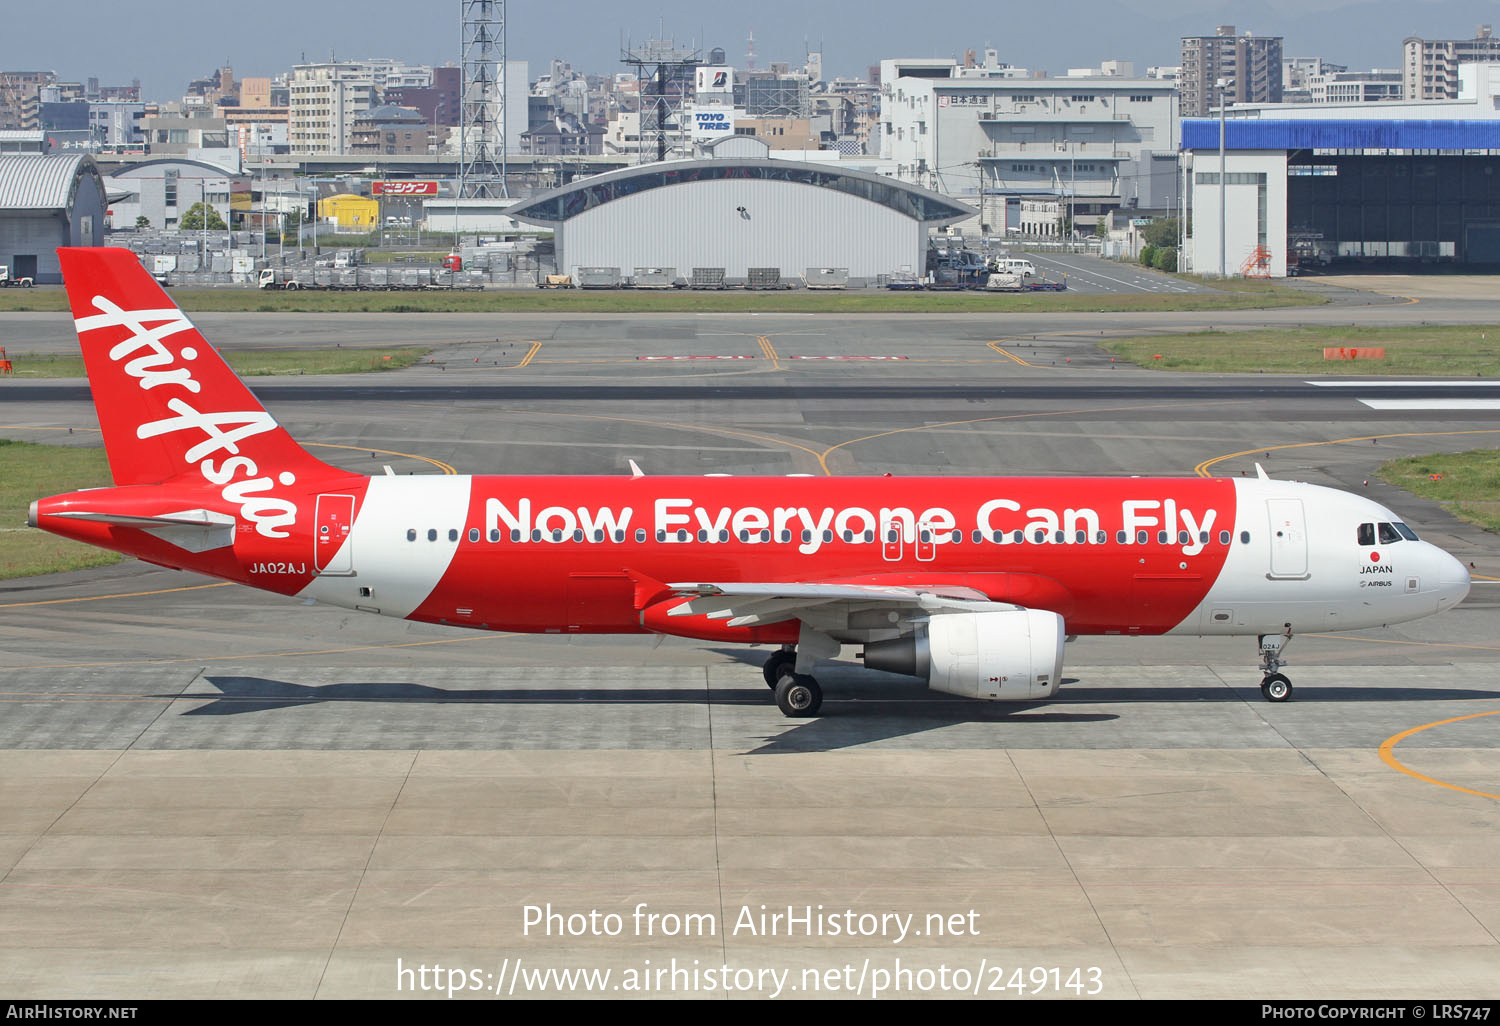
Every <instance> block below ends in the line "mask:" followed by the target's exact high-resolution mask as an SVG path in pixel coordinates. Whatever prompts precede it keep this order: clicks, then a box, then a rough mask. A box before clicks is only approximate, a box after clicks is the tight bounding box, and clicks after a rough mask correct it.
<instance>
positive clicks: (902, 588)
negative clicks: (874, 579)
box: [667, 581, 1016, 627]
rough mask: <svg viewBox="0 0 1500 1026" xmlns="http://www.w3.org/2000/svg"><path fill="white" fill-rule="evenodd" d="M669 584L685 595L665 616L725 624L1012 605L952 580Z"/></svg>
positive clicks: (910, 614)
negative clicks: (858, 611) (848, 612)
mask: <svg viewBox="0 0 1500 1026" xmlns="http://www.w3.org/2000/svg"><path fill="white" fill-rule="evenodd" d="M668 587H669V588H670V589H671V590H672V591H673V592H675V593H677V594H678V595H679V596H681V597H683V598H684V599H685V600H686V601H684V602H683V603H682V604H680V605H677V606H674V607H673V608H672V609H670V610H668V612H667V615H668V616H705V617H707V618H708V619H710V620H727V621H729V623H728V626H730V627H750V626H755V625H757V624H768V623H779V622H781V621H784V620H804V621H807V620H820V619H822V617H821V616H819V613H826V612H831V611H832V610H831V609H830V607H835V606H837V607H842V608H844V609H848V608H851V607H854V606H858V607H863V608H880V607H882V606H884V607H887V608H889V609H891V610H892V611H893V612H894V611H901V612H903V613H904V614H905V615H904V616H903V617H902V619H911V618H912V617H913V616H920V615H923V614H927V613H939V612H945V611H953V610H960V609H963V610H973V609H975V608H976V607H983V608H987V609H989V608H1004V609H1014V608H1016V607H1015V606H1013V605H1012V604H1010V603H995V602H991V601H990V598H989V596H988V595H986V594H984V593H983V592H982V591H979V590H977V589H975V588H966V587H963V586H961V585H954V584H934V585H932V586H931V587H925V586H923V585H921V584H906V585H883V584H841V583H838V582H829V583H818V582H813V583H807V582H799V583H795V584H788V583H780V582H775V583H757V582H749V581H737V582H733V583H722V584H718V583H680V584H671V585H668Z"/></svg>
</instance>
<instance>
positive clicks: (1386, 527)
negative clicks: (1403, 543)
mask: <svg viewBox="0 0 1500 1026" xmlns="http://www.w3.org/2000/svg"><path fill="white" fill-rule="evenodd" d="M1400 540H1401V535H1400V534H1399V533H1397V531H1396V529H1395V528H1394V527H1392V526H1391V525H1390V524H1384V523H1383V524H1381V525H1380V544H1382V545H1394V544H1396V543H1397V542H1398V541H1400Z"/></svg>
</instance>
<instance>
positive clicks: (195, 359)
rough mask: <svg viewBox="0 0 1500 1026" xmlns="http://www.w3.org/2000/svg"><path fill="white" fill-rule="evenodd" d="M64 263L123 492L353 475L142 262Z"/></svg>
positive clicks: (82, 255) (113, 252) (110, 256)
mask: <svg viewBox="0 0 1500 1026" xmlns="http://www.w3.org/2000/svg"><path fill="white" fill-rule="evenodd" d="M58 257H59V258H60V260H61V262H62V272H63V281H64V283H65V284H66V286H67V290H68V301H69V303H70V304H71V306H72V309H73V323H74V326H75V327H76V328H77V330H78V341H79V345H80V346H81V347H82V349H83V362H84V366H85V368H86V369H87V371H88V377H89V388H90V389H91V390H92V391H93V394H94V405H95V407H96V408H97V410H98V413H99V426H100V428H101V429H102V431H103V434H104V448H105V451H106V453H107V454H108V456H109V467H110V472H111V473H112V474H113V476H114V479H115V483H116V484H120V485H134V484H159V483H162V482H164V481H168V480H170V479H172V478H174V477H177V476H178V475H181V474H184V473H187V472H189V471H197V472H199V473H201V474H202V475H203V477H204V478H206V479H207V480H210V481H213V482H215V483H220V484H222V483H225V482H227V481H229V480H230V479H231V478H232V477H235V476H241V477H247V478H253V477H255V476H256V475H258V474H270V475H277V476H278V478H279V479H281V483H282V484H289V483H291V482H289V481H287V480H285V478H288V477H290V478H292V480H296V479H297V478H298V477H299V476H300V477H304V478H306V477H314V476H321V475H333V474H337V475H341V476H342V475H343V472H342V471H338V470H335V469H334V468H332V467H329V466H328V465H327V464H325V463H323V462H321V461H320V460H317V459H315V458H314V457H312V456H311V455H309V454H308V453H307V451H306V450H305V449H303V448H302V447H301V446H299V445H298V444H297V443H296V442H295V441H293V440H292V437H291V435H289V434H287V432H286V430H285V429H284V428H282V427H281V426H280V425H279V424H277V423H276V421H275V419H274V418H272V416H271V415H270V414H269V413H267V412H266V410H265V408H264V407H262V406H261V404H260V402H259V401H258V400H257V399H256V398H255V396H254V395H252V394H251V392H250V390H249V389H248V388H246V387H245V384H244V382H242V381H241V380H240V379H239V377H238V376H237V375H236V374H235V373H234V371H233V370H231V369H230V367H229V365H228V364H227V363H225V362H224V359H223V358H222V357H221V356H220V355H219V354H218V353H217V352H216V351H215V350H214V349H213V347H212V346H210V345H209V344H208V342H207V341H206V340H205V339H204V337H203V335H202V334H201V333H200V332H199V331H198V329H197V328H195V327H194V326H193V323H192V321H190V320H189V319H188V317H187V316H186V315H185V314H184V313H183V312H182V311H181V310H180V309H178V307H177V305H176V304H175V303H173V302H172V301H171V300H170V299H169V298H168V297H167V294H166V293H165V292H164V291H163V290H162V287H161V286H160V285H158V284H157V283H156V281H155V279H153V278H152V277H151V275H150V274H148V273H146V269H145V268H144V267H142V266H141V262H140V260H139V259H137V258H136V256H135V254H133V253H131V252H130V251H129V250H128V249H121V248H117V247H101V248H63V249H59V250H58Z"/></svg>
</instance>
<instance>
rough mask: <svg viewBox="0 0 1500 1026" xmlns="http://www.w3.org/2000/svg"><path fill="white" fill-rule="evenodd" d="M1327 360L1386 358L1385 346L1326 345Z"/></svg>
mask: <svg viewBox="0 0 1500 1026" xmlns="http://www.w3.org/2000/svg"><path fill="white" fill-rule="evenodd" d="M1323 359H1325V360H1384V359H1385V346H1365V347H1358V348H1357V347H1354V346H1324V347H1323Z"/></svg>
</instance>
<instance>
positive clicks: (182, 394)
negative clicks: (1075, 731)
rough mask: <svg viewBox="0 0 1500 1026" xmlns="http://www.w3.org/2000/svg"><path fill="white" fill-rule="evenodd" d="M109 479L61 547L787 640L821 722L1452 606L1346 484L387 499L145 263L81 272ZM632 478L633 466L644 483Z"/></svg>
mask: <svg viewBox="0 0 1500 1026" xmlns="http://www.w3.org/2000/svg"><path fill="white" fill-rule="evenodd" d="M60 254H61V258H62V267H63V274H64V278H65V281H66V283H67V288H68V296H69V299H70V301H71V303H72V309H73V317H74V323H75V324H76V326H77V330H78V337H79V341H80V343H81V345H82V348H83V355H84V361H85V364H86V366H87V369H88V376H89V383H90V386H91V388H92V390H93V394H94V401H95V405H96V406H97V407H98V414H99V422H100V427H101V428H102V429H103V436H104V444H105V449H106V451H107V454H108V456H109V464H110V469H111V472H112V474H113V476H114V479H115V487H111V488H96V489H88V490H84V491H78V492H71V493H68V494H66V495H55V496H52V497H51V498H46V499H40V500H38V501H36V502H34V503H32V504H31V512H30V517H29V523H30V524H31V525H32V526H33V527H39V528H42V529H43V530H46V531H51V532H53V533H54V534H59V535H62V536H64V537H67V538H74V539H78V540H79V541H84V542H88V543H90V544H93V545H98V546H101V547H103V548H108V549H113V550H115V551H117V552H123V553H127V554H130V555H133V556H137V557H139V558H140V559H144V560H147V561H149V562H151V563H156V564H160V565H162V566H167V567H174V568H179V569H185V570H192V571H195V572H197V573H202V574H208V575H211V576H214V577H218V578H222V579H224V580H229V581H236V582H239V583H241V584H247V585H250V586H251V587H255V588H261V589H264V590H266V591H272V592H277V593H279V594H283V595H295V596H300V597H303V598H312V599H316V600H317V601H319V602H324V603H329V604H332V605H337V606H344V607H346V608H349V609H357V610H363V611H366V612H370V613H378V614H381V615H384V616H393V617H401V618H405V619H410V620H421V621H425V622H429V623H440V624H448V625H451V626H457V627H472V628H478V629H480V630H497V631H530V632H539V633H541V632H546V633H570V634H571V633H580V634H582V633H614V634H672V635H678V636H682V637H690V638H702V639H708V640H712V641H722V642H736V643H744V644H766V643H769V644H774V645H777V646H779V647H778V648H777V649H776V650H775V651H774V653H773V654H772V655H771V657H770V658H769V660H767V662H766V664H765V669H764V675H765V679H766V682H767V683H768V684H769V685H770V686H771V687H772V688H773V689H774V691H775V695H776V702H777V704H778V705H779V706H780V708H781V710H782V711H783V712H784V713H785V714H786V715H788V716H811V715H814V714H815V713H817V711H818V709H819V707H820V704H821V701H822V691H821V688H820V687H819V685H818V683H817V681H816V680H815V679H814V678H813V677H812V676H811V673H810V671H811V670H812V668H813V666H814V664H815V663H817V662H818V661H820V660H827V659H830V658H833V657H835V656H837V655H838V654H839V651H840V647H841V646H843V645H861V646H863V652H862V658H863V659H864V662H865V665H866V666H869V667H873V668H876V669H880V670H887V671H891V672H895V673H901V674H909V675H913V676H917V677H922V678H925V679H926V680H927V682H928V685H929V686H930V687H931V688H933V689H934V690H937V691H943V692H948V693H951V694H957V695H963V696H967V697H970V698H980V699H989V700H994V701H1034V700H1037V699H1045V698H1049V697H1051V696H1052V695H1054V694H1055V693H1056V691H1057V688H1058V685H1059V684H1060V683H1061V674H1062V658H1063V657H1062V653H1063V642H1064V640H1065V639H1066V638H1067V637H1068V636H1069V635H1080V634H1119V635H1157V634H1186V635H1255V636H1257V637H1259V639H1260V655H1261V669H1262V671H1263V674H1264V680H1263V682H1262V684H1261V690H1262V692H1263V693H1264V694H1265V696H1266V698H1268V699H1269V700H1271V701H1284V700H1286V699H1287V698H1288V697H1289V696H1290V695H1291V692H1292V687H1291V682H1290V681H1289V680H1288V679H1287V678H1286V676H1285V675H1284V674H1282V673H1281V672H1280V669H1281V665H1282V655H1283V651H1284V648H1285V645H1286V643H1287V641H1288V640H1289V639H1290V638H1291V637H1292V636H1293V635H1294V634H1296V633H1298V632H1305V631H1326V630H1351V629H1356V628H1361V627H1376V626H1380V625H1383V624H1391V623H1397V622H1400V621H1405V620H1414V619H1417V618H1418V617H1423V616H1428V615H1430V614H1432V613H1437V612H1440V611H1442V610H1444V609H1449V608H1451V607H1453V606H1454V605H1456V604H1457V603H1458V602H1460V601H1461V600H1462V599H1463V598H1464V596H1465V595H1466V594H1467V593H1468V590H1469V574H1468V572H1467V570H1465V568H1464V567H1463V565H1462V564H1461V563H1459V562H1458V561H1457V560H1456V559H1454V558H1453V557H1452V556H1450V555H1449V554H1448V553H1446V552H1444V551H1442V550H1441V549H1439V548H1437V547H1435V546H1433V545H1430V544H1428V543H1426V542H1423V541H1420V540H1419V539H1418V538H1417V536H1416V535H1415V534H1414V533H1413V532H1412V531H1411V529H1410V528H1408V527H1407V526H1406V525H1405V524H1403V523H1402V522H1401V520H1400V518H1399V517H1398V516H1396V515H1395V514H1394V513H1392V512H1391V511H1390V510H1388V509H1386V508H1385V507H1383V506H1381V505H1379V504H1377V503H1374V502H1371V501H1369V500H1368V499H1364V498H1361V497H1359V496H1355V495H1351V494H1348V493H1345V492H1341V491H1336V490H1333V489H1329V488H1321V487H1316V486H1313V485H1307V484H1298V483H1294V482H1287V481H1273V480H1270V479H1268V478H1267V477H1266V476H1265V475H1264V473H1261V475H1260V476H1259V477H1258V478H1257V479H1255V480H1249V479H1203V478H1187V479H1181V478H1149V477H1130V478H1084V477H941V478H940V477H928V478H894V477H890V476H885V477H873V478H872V477H860V478H822V479H820V478H807V477H794V478H780V477H778V478H766V477H750V478H745V477H739V478H736V477H722V476H710V477H653V476H645V475H641V474H640V473H639V472H636V473H633V474H632V475H629V476H626V475H620V476H618V477H555V476H538V477H508V476H507V477H465V476H444V477H432V476H406V477H396V476H392V475H390V474H389V472H388V473H387V475H386V476H376V477H366V476H364V475H360V474H355V473H352V472H349V471H345V470H340V469H338V468H336V467H331V466H328V465H327V464H325V463H322V462H320V461H319V460H317V459H314V458H313V457H312V456H310V455H309V454H308V453H307V452H306V451H305V450H304V449H302V448H301V447H300V446H298V445H297V443H296V442H294V441H293V440H292V438H291V436H290V435H288V434H287V432H286V431H285V430H284V429H283V428H281V427H280V426H279V425H278V424H277V423H276V421H275V420H274V419H273V418H272V417H271V415H270V414H268V413H267V412H266V411H265V409H263V408H262V406H261V405H260V403H259V402H257V401H256V399H255V397H254V396H253V395H251V393H250V391H249V390H248V389H247V388H246V387H245V386H244V384H243V383H242V382H241V381H240V380H239V379H238V378H237V377H236V376H235V374H234V372H233V371H231V370H230V369H229V368H228V366H227V365H226V364H225V363H224V361H223V360H222V359H221V358H220V357H219V355H218V354H217V353H216V352H215V351H214V350H213V349H212V348H211V347H210V346H209V345H208V343H207V342H205V341H204V339H203V336H202V335H201V334H199V332H198V331H197V329H196V328H194V327H193V325H192V323H191V322H190V321H189V320H188V318H187V317H186V316H184V315H183V313H182V312H181V311H180V310H179V309H177V307H176V306H175V305H174V304H173V303H172V302H171V301H170V300H169V299H168V298H167V296H166V294H165V293H164V292H163V291H162V290H161V288H160V287H159V286H158V285H157V284H156V282H154V281H153V280H152V279H151V276H150V275H149V274H147V273H146V271H145V270H144V269H143V268H142V267H141V265H140V263H139V262H138V261H137V260H136V258H135V257H134V256H132V255H131V254H130V253H129V252H127V251H125V250H122V249H63V250H61V251H60ZM632 469H633V470H634V467H633V465H632Z"/></svg>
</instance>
